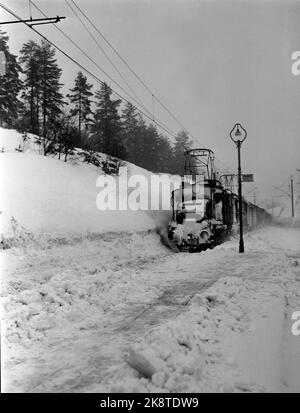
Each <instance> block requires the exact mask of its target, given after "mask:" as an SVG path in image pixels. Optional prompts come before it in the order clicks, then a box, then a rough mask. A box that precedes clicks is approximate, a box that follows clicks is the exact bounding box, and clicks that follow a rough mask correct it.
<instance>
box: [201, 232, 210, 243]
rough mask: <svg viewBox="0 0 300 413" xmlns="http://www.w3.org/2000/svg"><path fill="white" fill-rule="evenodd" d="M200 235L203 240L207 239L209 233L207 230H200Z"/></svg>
mask: <svg viewBox="0 0 300 413" xmlns="http://www.w3.org/2000/svg"><path fill="white" fill-rule="evenodd" d="M200 237H201V238H202V239H203V241H207V240H208V239H209V237H210V235H209V233H208V232H207V231H201V232H200Z"/></svg>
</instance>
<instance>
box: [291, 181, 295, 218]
mask: <svg viewBox="0 0 300 413" xmlns="http://www.w3.org/2000/svg"><path fill="white" fill-rule="evenodd" d="M291 201H292V218H294V216H295V211H294V179H293V177H292V176H291Z"/></svg>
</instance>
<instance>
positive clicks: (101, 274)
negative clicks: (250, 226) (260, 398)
mask: <svg viewBox="0 0 300 413" xmlns="http://www.w3.org/2000/svg"><path fill="white" fill-rule="evenodd" d="M19 144H22V137H21V135H20V134H18V133H17V132H16V131H6V130H4V129H0V149H1V148H2V147H4V153H0V156H1V170H0V172H1V200H0V211H1V213H0V222H1V231H0V233H1V245H2V251H1V308H2V312H1V313H2V321H1V333H2V334H1V357H2V363H1V368H2V391H4V392H96V393H99V392H118V391H119V392H168V393H169V392H206V391H207V392H212V391H215V392H261V391H266V392H273V391H282V392H284V391H294V392H300V356H299V354H300V353H299V340H300V336H293V335H292V333H291V327H292V319H291V317H292V314H293V312H295V311H299V310H300V292H299V291H300V288H299V287H300V284H299V282H300V270H299V268H300V267H299V263H300V229H299V228H297V227H296V226H295V228H292V227H291V226H290V222H289V227H283V226H282V227H265V228H261V229H259V230H257V231H255V232H252V233H248V234H246V235H245V253H244V254H239V253H238V252H237V249H238V240H237V239H236V238H232V239H231V240H230V241H228V242H226V243H224V244H222V245H220V246H218V247H216V248H215V249H213V250H207V251H205V252H202V253H201V254H185V253H182V254H174V253H173V252H172V251H171V250H170V249H167V248H166V247H165V246H164V245H162V243H161V242H160V240H159V237H158V234H157V232H162V231H163V226H164V223H165V221H166V220H167V219H168V214H165V213H161V212H159V211H154V212H153V213H151V214H150V213H148V212H147V211H136V212H132V211H119V212H113V211H99V210H98V209H97V208H96V195H97V187H96V180H97V178H98V176H99V174H101V173H102V171H101V170H100V169H99V168H96V167H94V166H91V165H86V164H83V163H82V161H81V160H80V159H78V157H73V158H72V157H71V158H70V161H69V162H67V163H64V162H63V161H61V160H58V159H57V158H52V157H44V156H42V155H41V154H40V152H39V147H38V146H36V145H35V144H34V142H33V139H31V140H29V141H27V142H26V144H25V147H24V152H22V153H18V152H16V151H15V148H16V147H18V145H19ZM128 166H129V175H130V176H132V175H133V174H136V173H139V174H142V175H143V176H145V177H146V178H147V179H149V177H150V172H149V171H145V170H143V169H141V168H138V167H136V166H135V165H128ZM156 195H157V196H158V194H156ZM157 228H159V230H158V229H157Z"/></svg>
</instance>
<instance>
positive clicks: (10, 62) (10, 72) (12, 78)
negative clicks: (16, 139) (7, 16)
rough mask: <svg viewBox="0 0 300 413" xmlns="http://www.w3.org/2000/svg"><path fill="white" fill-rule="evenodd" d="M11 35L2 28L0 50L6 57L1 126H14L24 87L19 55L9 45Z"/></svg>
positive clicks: (0, 99) (1, 88) (1, 86)
mask: <svg viewBox="0 0 300 413" xmlns="http://www.w3.org/2000/svg"><path fill="white" fill-rule="evenodd" d="M8 40H9V37H8V36H7V34H6V33H5V32H3V31H2V30H1V29H0V51H1V52H2V55H3V57H4V59H3V60H4V61H3V62H2V64H3V65H4V66H5V67H3V68H2V69H3V70H2V73H3V74H2V75H0V126H3V125H4V124H5V125H7V126H12V125H13V124H14V121H15V120H16V117H17V116H16V115H17V113H18V111H19V109H20V101H19V99H18V94H19V92H20V89H21V87H22V82H21V80H20V78H19V73H21V67H20V65H19V63H18V61H17V57H16V56H15V55H13V54H12V53H10V51H9V47H8V44H7V43H8Z"/></svg>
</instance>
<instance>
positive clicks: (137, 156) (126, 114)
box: [122, 102, 143, 165]
mask: <svg viewBox="0 0 300 413" xmlns="http://www.w3.org/2000/svg"><path fill="white" fill-rule="evenodd" d="M122 125H123V139H124V145H125V147H126V154H127V156H126V160H128V161H129V162H132V163H135V164H137V165H138V164H139V163H140V161H141V156H142V152H143V148H142V146H141V129H142V127H143V122H142V120H141V116H140V115H139V113H138V112H137V110H136V108H135V107H134V106H133V105H132V104H131V103H130V102H127V103H126V105H125V108H124V109H123V111H122Z"/></svg>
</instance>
